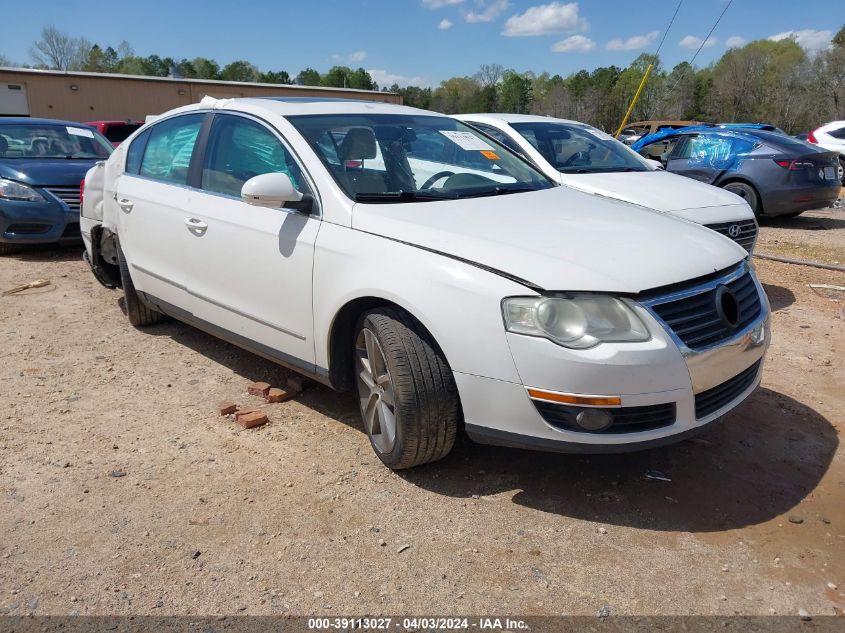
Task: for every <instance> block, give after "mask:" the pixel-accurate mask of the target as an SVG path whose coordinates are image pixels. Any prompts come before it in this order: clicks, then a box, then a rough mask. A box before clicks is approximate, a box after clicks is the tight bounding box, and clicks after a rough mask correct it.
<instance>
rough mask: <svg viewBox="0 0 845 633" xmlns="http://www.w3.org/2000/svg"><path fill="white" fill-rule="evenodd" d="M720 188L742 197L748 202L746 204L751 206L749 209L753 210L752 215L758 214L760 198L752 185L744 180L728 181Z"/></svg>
mask: <svg viewBox="0 0 845 633" xmlns="http://www.w3.org/2000/svg"><path fill="white" fill-rule="evenodd" d="M722 188H723V189H724V190H725V191H730V192H731V193H735V194H736V195H738V196H739V197H740V198H744V199H745V201H746V202H747V203H748V206H749V207H751V210H752V211H754V215H756V216H759V215H760V198H759V196H758V195H757V192H756V191H755V190H754V187H752V186H751V185H749V184H748V183H744V182H729V183H728V184H726V185H723V186H722Z"/></svg>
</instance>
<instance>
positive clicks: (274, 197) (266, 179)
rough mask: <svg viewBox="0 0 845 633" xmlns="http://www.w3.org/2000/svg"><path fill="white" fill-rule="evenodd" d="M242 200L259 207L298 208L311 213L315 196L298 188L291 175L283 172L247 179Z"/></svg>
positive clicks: (242, 191)
mask: <svg viewBox="0 0 845 633" xmlns="http://www.w3.org/2000/svg"><path fill="white" fill-rule="evenodd" d="M241 200H243V201H244V202H246V203H248V204H252V205H255V206H257V207H268V208H270V209H279V208H282V207H284V208H285V209H296V210H297V211H301V212H302V213H311V210H312V209H313V208H314V198H313V197H312V196H310V195H308V194H305V193H302V192H300V191H297V190H296V187H294V186H293V182H292V181H291V179H290V176H288V175H287V174H283V173H281V172H274V173H270V174H261V175H259V176H255V177H253V178H250V179H249V180H247V181H246V182H245V183H244V184H243V187H241Z"/></svg>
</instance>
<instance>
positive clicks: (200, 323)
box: [138, 291, 335, 389]
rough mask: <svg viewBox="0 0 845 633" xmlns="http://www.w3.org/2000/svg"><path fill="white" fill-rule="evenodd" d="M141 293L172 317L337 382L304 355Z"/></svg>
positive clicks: (323, 379)
mask: <svg viewBox="0 0 845 633" xmlns="http://www.w3.org/2000/svg"><path fill="white" fill-rule="evenodd" d="M138 296H139V297H140V299H141V301H143V302H144V303H145V304H146V305H147V306H148V307H150V308H152V309H153V310H158V311H159V312H163V313H164V314H166V315H168V316H170V317H173V318H174V319H177V320H179V321H182V322H183V323H186V324H188V325H190V326H193V327H195V328H197V329H198V330H202V331H203V332H205V333H207V334H211V335H212V336H215V337H217V338H219V339H222V340H224V341H226V342H227V343H231V344H232V345H236V346H238V347H240V348H242V349H245V350H246V351H248V352H252V353H253V354H255V355H257V356H261V357H262V358H266V359H267V360H269V361H272V362H274V363H276V364H277V365H281V366H282V367H286V368H287V369H290V370H292V371H295V372H297V373H299V374H302V375H303V376H307V377H308V378H311V379H312V380H316V381H317V382H320V383H322V384H324V385H326V386H328V387H331V388H332V389H334V388H335V387H334V385H333V384H332V383H331V380H330V379H329V370H328V369H325V368H323V367H317V366H315V365H314V364H313V363H309V362H307V361H304V360H302V359H301V358H297V357H296V356H291V355H290V354H285V353H284V352H280V351H278V350H276V349H273V348H272V347H268V346H267V345H264V344H263V343H259V342H258V341H253V340H252V339H249V338H246V337H245V336H241V335H240V334H235V333H234V332H230V331H228V330H225V329H223V328H221V327H219V326H217V325H214V324H213V323H209V322H208V321H204V320H202V319H198V318H197V317H196V316H194V315H193V314H192V313H190V312H188V311H187V310H183V309H182V308H179V307H177V306H174V305H172V304H170V303H167V302H166V301H162V300H161V299H158V298H156V297H153V296H151V295H148V294H147V293H144V292H141V291H138Z"/></svg>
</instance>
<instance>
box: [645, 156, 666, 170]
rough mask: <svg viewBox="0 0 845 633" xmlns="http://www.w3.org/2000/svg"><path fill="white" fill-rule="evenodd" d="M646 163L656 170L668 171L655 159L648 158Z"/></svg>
mask: <svg viewBox="0 0 845 633" xmlns="http://www.w3.org/2000/svg"><path fill="white" fill-rule="evenodd" d="M645 161H646V162H647V163H648V164H649V165H651V166H652V167H653V168H654V169H655V170H658V169H666V167H664V165H663V163H661V162H660V161H659V160H654V159H653V158H646V159H645Z"/></svg>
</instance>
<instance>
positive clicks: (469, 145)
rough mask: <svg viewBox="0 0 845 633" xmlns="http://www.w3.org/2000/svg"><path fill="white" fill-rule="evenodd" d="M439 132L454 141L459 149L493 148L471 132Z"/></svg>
mask: <svg viewBox="0 0 845 633" xmlns="http://www.w3.org/2000/svg"><path fill="white" fill-rule="evenodd" d="M440 133H441V134H442V135H443V136H445V137H446V138H448V139H449V140H450V141H452V142H453V143H455V145H457V146H458V147H460V148H461V149H465V150H469V151H478V150H488V151H492V150H493V148H492V147H491V146H490V145H488V144H487V143H485V142H484V141H483V140H482V139H480V138H478V137H477V136H476V135H475V134H473V133H472V132H455V131H453V130H440Z"/></svg>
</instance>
